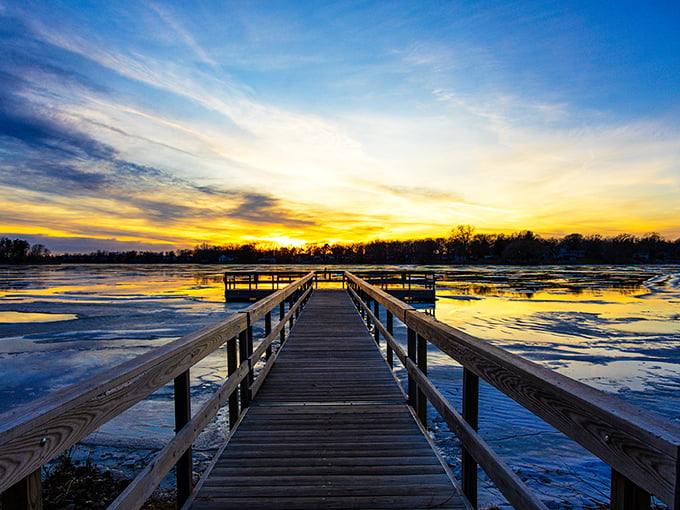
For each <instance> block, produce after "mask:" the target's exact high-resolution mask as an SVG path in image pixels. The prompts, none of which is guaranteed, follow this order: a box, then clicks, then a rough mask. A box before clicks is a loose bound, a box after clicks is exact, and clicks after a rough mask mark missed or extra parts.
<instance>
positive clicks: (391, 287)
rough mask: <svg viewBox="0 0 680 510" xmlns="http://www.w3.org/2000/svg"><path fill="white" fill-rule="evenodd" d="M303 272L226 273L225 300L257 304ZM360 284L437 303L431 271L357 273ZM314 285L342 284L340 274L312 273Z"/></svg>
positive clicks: (410, 298) (417, 300)
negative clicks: (254, 302)
mask: <svg viewBox="0 0 680 510" xmlns="http://www.w3.org/2000/svg"><path fill="white" fill-rule="evenodd" d="M306 274H307V273H306V272H305V271H295V270H279V271H228V272H226V273H224V278H223V279H224V298H225V300H226V301H229V302H239V301H257V300H259V299H262V298H265V297H267V296H269V295H271V294H273V293H274V292H276V291H277V290H279V289H282V288H284V287H285V286H286V285H289V284H290V283H292V282H294V281H295V280H297V279H299V278H302V277H303V276H305V275H306ZM356 274H358V275H359V276H360V277H361V278H362V279H363V280H365V281H366V282H368V283H370V284H372V285H375V286H376V287H378V288H380V289H382V290H384V291H385V292H387V293H388V294H390V295H392V296H394V297H396V298H397V299H401V300H402V301H409V302H414V303H434V302H435V300H436V292H435V288H436V274H435V273H434V272H433V271H416V270H400V271H378V270H362V271H356ZM314 281H315V283H317V284H318V283H319V282H323V283H335V284H337V285H338V286H340V285H341V284H342V283H343V281H344V273H343V272H342V271H334V270H331V269H323V270H316V271H314Z"/></svg>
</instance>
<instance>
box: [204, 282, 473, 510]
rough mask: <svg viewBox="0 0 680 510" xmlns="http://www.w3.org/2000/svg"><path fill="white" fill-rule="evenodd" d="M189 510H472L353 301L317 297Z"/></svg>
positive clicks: (338, 295) (332, 294)
mask: <svg viewBox="0 0 680 510" xmlns="http://www.w3.org/2000/svg"><path fill="white" fill-rule="evenodd" d="M191 508H194V509H198V510H216V509H218V508H219V509H229V508H263V509H266V508H271V509H292V508H295V509H303V508H309V509H315V508H328V509H332V508H335V509H339V508H344V509H350V508H352V509H356V508H395V509H396V508H408V509H419V508H423V509H424V508H442V509H463V508H468V507H467V506H466V503H465V500H464V498H463V497H462V496H460V494H459V492H458V489H457V488H456V485H455V484H454V482H453V479H452V477H451V475H450V472H449V471H448V468H447V467H446V464H445V463H444V462H443V460H442V459H441V457H440V456H439V455H438V454H437V453H436V451H435V450H434V448H433V445H432V444H431V443H430V441H429V439H428V438H427V436H426V435H425V433H424V431H423V430H422V428H421V426H420V425H419V424H418V423H417V421H416V420H415V418H414V416H413V415H412V414H411V411H410V410H409V407H408V405H407V403H406V398H405V396H404V394H403V392H402V391H401V389H400V388H399V385H398V383H397V381H396V380H395V379H394V377H393V376H392V374H391V372H390V370H389V368H388V366H387V364H386V363H385V361H384V360H383V358H382V356H381V354H380V352H379V350H378V348H377V346H376V344H375V342H374V340H373V338H372V337H371V335H370V333H369V332H368V330H367V329H366V327H365V325H364V324H363V322H362V320H361V317H360V315H359V313H358V312H357V310H356V308H355V307H354V306H353V304H352V302H351V300H350V299H349V297H348V295H347V293H346V292H345V291H344V290H341V289H317V290H315V291H314V293H313V294H312V297H311V299H310V301H309V303H308V304H307V306H305V308H304V310H303V311H302V314H301V315H300V318H299V320H298V322H297V323H296V325H295V328H294V329H293V331H292V333H291V335H290V336H289V338H288V340H287V341H286V343H285V344H284V346H283V348H282V350H281V352H280V354H279V357H278V359H277V361H276V363H275V364H274V366H273V368H272V370H271V372H270V373H269V375H268V376H267V379H266V380H265V382H264V384H263V385H262V387H261V389H260V391H259V392H258V394H257V395H256V396H255V398H254V400H253V401H252V402H251V404H250V406H249V408H248V409H247V411H246V413H245V415H244V417H243V419H242V421H241V422H240V423H239V425H238V426H237V428H236V429H235V431H234V432H233V435H232V436H231V438H230V439H229V441H228V442H227V443H226V445H225V447H224V450H223V451H222V452H221V454H220V455H219V456H218V458H217V459H216V461H215V462H214V464H213V465H212V467H211V471H210V473H209V475H208V476H207V477H206V478H204V481H203V482H202V486H200V487H198V491H197V495H196V497H195V499H194V500H193V502H192V505H191Z"/></svg>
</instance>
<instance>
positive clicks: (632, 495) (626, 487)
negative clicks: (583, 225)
mask: <svg viewBox="0 0 680 510" xmlns="http://www.w3.org/2000/svg"><path fill="white" fill-rule="evenodd" d="M651 501H652V498H651V496H650V495H649V493H648V492H647V491H645V490H644V489H642V488H641V487H639V486H638V485H636V484H635V483H633V482H631V481H630V480H629V479H628V478H626V477H625V476H624V475H622V474H621V473H619V472H618V471H616V470H615V469H614V468H612V485H611V505H610V508H611V510H649V509H650V507H651Z"/></svg>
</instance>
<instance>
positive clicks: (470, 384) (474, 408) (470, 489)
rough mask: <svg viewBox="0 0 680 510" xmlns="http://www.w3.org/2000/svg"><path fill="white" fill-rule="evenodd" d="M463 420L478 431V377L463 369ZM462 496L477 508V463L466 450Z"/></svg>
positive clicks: (463, 463)
mask: <svg viewBox="0 0 680 510" xmlns="http://www.w3.org/2000/svg"><path fill="white" fill-rule="evenodd" d="M463 419H465V421H466V422H468V423H469V424H470V426H471V427H472V428H473V429H475V431H476V430H478V429H479V377H478V376H477V374H475V373H474V372H472V371H471V370H468V369H467V368H465V367H463ZM462 485H463V494H465V497H467V499H468V501H469V502H470V504H471V505H472V508H477V463H476V462H475V459H474V458H473V457H472V455H470V453H469V452H468V451H467V449H465V448H463V453H462Z"/></svg>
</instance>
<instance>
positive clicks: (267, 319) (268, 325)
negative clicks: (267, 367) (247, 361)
mask: <svg viewBox="0 0 680 510" xmlns="http://www.w3.org/2000/svg"><path fill="white" fill-rule="evenodd" d="M271 332H272V313H271V312H267V313H266V314H265V316H264V336H265V338H267V337H269V335H270V334H271ZM271 356H272V346H271V345H270V346H269V347H267V351H266V353H265V357H266V359H267V361H269V358H271Z"/></svg>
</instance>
